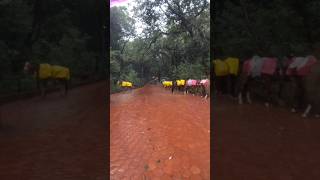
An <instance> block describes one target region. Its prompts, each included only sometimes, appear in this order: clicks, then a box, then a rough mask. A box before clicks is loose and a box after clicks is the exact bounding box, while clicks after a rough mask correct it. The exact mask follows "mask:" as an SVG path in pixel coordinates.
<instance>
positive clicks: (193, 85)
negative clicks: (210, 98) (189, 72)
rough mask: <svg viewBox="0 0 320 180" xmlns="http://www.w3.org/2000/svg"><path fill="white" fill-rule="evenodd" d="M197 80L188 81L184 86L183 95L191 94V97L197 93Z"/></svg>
mask: <svg viewBox="0 0 320 180" xmlns="http://www.w3.org/2000/svg"><path fill="white" fill-rule="evenodd" d="M197 88H198V86H197V80H195V79H188V80H187V82H186V86H185V94H188V93H192V94H193V95H195V94H196V92H197Z"/></svg>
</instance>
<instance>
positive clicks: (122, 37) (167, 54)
mask: <svg viewBox="0 0 320 180" xmlns="http://www.w3.org/2000/svg"><path fill="white" fill-rule="evenodd" d="M133 9H134V10H133V11H134V14H135V15H136V16H135V17H131V16H130V15H129V13H128V11H129V10H128V9H127V8H126V7H118V6H115V7H112V8H111V9H110V36H111V37H110V39H111V43H110V45H111V46H110V80H111V84H112V85H115V84H116V82H117V81H118V80H129V81H133V82H134V83H135V84H136V85H143V84H144V83H145V82H147V81H148V80H150V79H151V78H152V77H153V76H155V77H158V78H160V79H161V78H162V77H165V78H169V79H175V78H184V79H185V78H198V79H200V78H202V77H207V76H209V73H210V49H209V45H210V4H209V2H208V1H207V0H182V1H176V0H154V1H148V0H139V1H135V6H134V8H133ZM136 21H140V22H141V23H142V24H143V25H144V28H143V31H142V32H141V33H139V34H138V33H137V32H136V30H135V26H134V23H136Z"/></svg>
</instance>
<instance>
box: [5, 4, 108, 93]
mask: <svg viewBox="0 0 320 180" xmlns="http://www.w3.org/2000/svg"><path fill="white" fill-rule="evenodd" d="M106 10H107V5H106V3H105V2H102V1H99V0H77V1H71V0H6V1H1V3H0V14H1V16H0V61H1V63H0V81H1V85H0V90H1V93H2V94H4V93H10V92H11V93H13V92H17V91H19V92H22V91H26V90H31V89H32V88H34V87H35V81H34V80H33V79H32V77H28V76H25V75H24V74H23V71H22V70H23V65H24V62H25V61H30V62H40V63H51V64H58V65H63V66H67V67H69V68H70V70H71V78H72V80H73V81H76V80H79V79H83V78H93V77H94V78H105V76H106V75H105V70H106V66H105V61H103V56H105V53H103V51H102V50H103V49H105V47H103V46H104V44H105V42H103V41H105V38H106V37H105V34H106V33H104V31H106V29H105V28H104V27H105V23H106V22H107V21H106V18H107V16H106Z"/></svg>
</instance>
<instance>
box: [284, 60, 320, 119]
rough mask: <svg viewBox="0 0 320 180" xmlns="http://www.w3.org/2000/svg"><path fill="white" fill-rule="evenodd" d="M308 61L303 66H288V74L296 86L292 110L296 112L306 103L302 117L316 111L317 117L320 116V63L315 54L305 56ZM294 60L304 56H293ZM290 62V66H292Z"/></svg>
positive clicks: (294, 87) (293, 88)
mask: <svg viewBox="0 0 320 180" xmlns="http://www.w3.org/2000/svg"><path fill="white" fill-rule="evenodd" d="M305 58H306V59H308V62H309V63H307V64H306V65H305V66H304V67H302V68H300V69H299V68H297V67H294V68H290V67H287V71H286V75H287V76H288V77H290V80H291V82H293V84H294V86H293V87H292V90H293V92H294V102H293V104H291V105H292V110H291V111H292V112H296V109H297V108H302V107H304V106H305V105H306V108H305V109H304V112H303V114H302V117H307V116H308V115H309V114H310V113H311V112H314V114H315V116H316V117H319V116H320V94H319V91H320V63H319V62H318V61H317V60H316V58H315V57H314V56H307V57H305ZM294 60H295V61H297V60H301V61H302V60H303V58H302V57H296V58H293V61H292V62H291V63H290V64H293V63H294ZM290 64H289V66H290Z"/></svg>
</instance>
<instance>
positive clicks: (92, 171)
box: [0, 82, 108, 180]
mask: <svg viewBox="0 0 320 180" xmlns="http://www.w3.org/2000/svg"><path fill="white" fill-rule="evenodd" d="M106 88H107V87H106V83H105V82H103V83H97V84H93V85H87V86H83V87H80V88H77V89H73V90H71V91H70V94H69V95H68V97H67V98H61V97H59V94H58V93H55V94H49V95H48V97H47V98H46V99H45V100H41V99H39V97H36V98H32V99H28V100H22V101H18V102H13V103H10V104H6V105H3V106H1V108H0V110H1V111H0V118H1V119H0V122H1V125H0V179H3V180H44V179H47V180H91V179H92V180H105V179H107V178H108V176H107V174H108V168H107V167H108V153H107V152H108V144H107V142H108V128H107V127H108V126H107V119H106V118H107V117H108V114H107V111H106V108H107V104H106V96H107V94H106Z"/></svg>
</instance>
